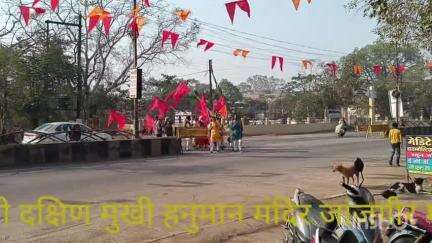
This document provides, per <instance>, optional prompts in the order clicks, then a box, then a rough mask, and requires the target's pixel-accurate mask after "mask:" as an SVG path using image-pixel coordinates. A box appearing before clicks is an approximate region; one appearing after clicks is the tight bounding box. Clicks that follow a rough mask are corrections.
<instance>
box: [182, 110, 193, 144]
mask: <svg viewBox="0 0 432 243" xmlns="http://www.w3.org/2000/svg"><path fill="white" fill-rule="evenodd" d="M183 127H185V128H191V127H192V119H191V117H190V116H186V119H185V121H184V124H183ZM185 141H186V151H189V150H190V143H191V138H185Z"/></svg>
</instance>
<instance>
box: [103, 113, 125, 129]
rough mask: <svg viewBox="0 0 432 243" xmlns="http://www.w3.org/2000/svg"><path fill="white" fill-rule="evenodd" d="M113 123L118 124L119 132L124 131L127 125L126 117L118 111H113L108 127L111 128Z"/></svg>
mask: <svg viewBox="0 0 432 243" xmlns="http://www.w3.org/2000/svg"><path fill="white" fill-rule="evenodd" d="M113 123H117V126H118V130H123V129H124V127H125V125H126V116H124V115H122V114H121V113H119V112H118V111H116V110H111V111H110V113H109V115H108V120H107V127H109V126H111V124H113Z"/></svg>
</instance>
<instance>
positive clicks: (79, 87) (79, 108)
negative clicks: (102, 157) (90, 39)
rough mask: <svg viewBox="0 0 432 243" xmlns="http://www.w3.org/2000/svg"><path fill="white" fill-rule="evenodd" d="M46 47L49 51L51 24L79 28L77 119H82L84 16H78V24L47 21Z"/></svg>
mask: <svg viewBox="0 0 432 243" xmlns="http://www.w3.org/2000/svg"><path fill="white" fill-rule="evenodd" d="M45 23H46V38H47V40H46V45H47V50H48V48H49V36H50V35H49V25H50V24H56V25H65V26H74V27H78V41H77V46H78V50H77V56H78V57H77V66H78V71H77V97H76V119H80V118H81V110H82V100H83V94H82V69H81V42H82V36H81V35H82V15H81V13H79V14H78V23H67V22H58V21H51V20H46V21H45Z"/></svg>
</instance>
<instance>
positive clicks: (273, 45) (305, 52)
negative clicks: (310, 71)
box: [212, 27, 335, 56]
mask: <svg viewBox="0 0 432 243" xmlns="http://www.w3.org/2000/svg"><path fill="white" fill-rule="evenodd" d="M212 28H214V29H215V30H218V31H221V32H225V33H227V34H230V35H232V36H236V37H239V38H242V39H245V40H249V41H252V42H255V43H260V44H262V45H266V46H271V47H275V48H279V49H283V50H287V51H290V52H297V53H303V54H309V55H316V56H335V55H329V54H323V53H318V52H309V51H302V50H297V49H292V48H287V47H284V46H279V45H275V44H270V43H268V42H264V41H260V40H256V39H252V38H249V37H245V36H242V35H239V34H235V33H231V32H229V31H226V30H223V29H221V28H218V27H212Z"/></svg>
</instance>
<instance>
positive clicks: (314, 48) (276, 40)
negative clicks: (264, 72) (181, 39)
mask: <svg viewBox="0 0 432 243" xmlns="http://www.w3.org/2000/svg"><path fill="white" fill-rule="evenodd" d="M193 20H195V21H196V22H199V23H202V24H204V25H207V26H214V27H217V28H220V29H224V30H227V31H231V32H237V33H241V34H245V35H249V36H253V37H258V38H262V39H266V40H270V41H274V42H278V43H284V44H288V45H292V46H298V47H303V48H308V49H311V50H316V51H324V52H331V53H337V54H341V55H346V54H348V53H346V52H342V51H336V50H330V49H323V48H316V47H311V46H307V45H302V44H297V43H292V42H287V41H284V40H278V39H275V38H271V37H266V36H262V35H258V34H253V33H249V32H245V31H240V30H235V29H231V28H227V27H224V26H221V25H216V24H212V23H209V22H206V21H202V20H199V19H197V18H193Z"/></svg>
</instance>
